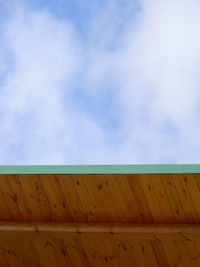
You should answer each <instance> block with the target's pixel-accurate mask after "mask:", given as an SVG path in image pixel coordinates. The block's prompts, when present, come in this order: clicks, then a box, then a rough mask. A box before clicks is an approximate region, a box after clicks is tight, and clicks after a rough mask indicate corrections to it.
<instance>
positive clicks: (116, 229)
mask: <svg viewBox="0 0 200 267" xmlns="http://www.w3.org/2000/svg"><path fill="white" fill-rule="evenodd" d="M198 168H199V167H198V166H196V169H195V170H196V171H195V173H182V174H178V173H176V174H172V173H163V174H162V173H153V174H152V173H151V174H148V173H145V174H141V173H140V174H138V173H132V174H131V173H128V174H87V173H84V174H75V173H73V174H69V173H68V174H64V173H62V174H44V173H43V174H2V173H1V174H0V237H1V238H0V266H61V267H62V266H136V267H143V266H152V267H157V266H170V267H171V266H172V267H175V266H187V267H188V266H200V226H199V222H200V174H199V173H198ZM0 172H1V169H0Z"/></svg>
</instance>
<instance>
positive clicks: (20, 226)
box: [0, 222, 200, 241]
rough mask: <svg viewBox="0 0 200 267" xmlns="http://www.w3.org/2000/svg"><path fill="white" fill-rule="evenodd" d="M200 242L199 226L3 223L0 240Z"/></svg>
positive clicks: (0, 228) (0, 226) (0, 227)
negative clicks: (61, 239)
mask: <svg viewBox="0 0 200 267" xmlns="http://www.w3.org/2000/svg"><path fill="white" fill-rule="evenodd" d="M10 237H13V238H21V239H23V238H24V239H27V238H63V239H119V240H123V239H124V240H155V241H156V240H160V241H165V240H182V241H200V224H166V225H163V224H127V223H120V224H118V223H104V224H102V223H96V224H94V223H53V222H52V223H41V222H38V223H36V222H35V223H21V222H0V238H10Z"/></svg>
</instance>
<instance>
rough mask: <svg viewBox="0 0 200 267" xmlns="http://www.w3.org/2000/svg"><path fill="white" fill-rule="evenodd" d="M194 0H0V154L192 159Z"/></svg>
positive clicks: (199, 29) (197, 137)
mask: <svg viewBox="0 0 200 267" xmlns="http://www.w3.org/2000/svg"><path fill="white" fill-rule="evenodd" d="M199 14H200V2H199V1H198V0H167V1H164V0H109V1H108V0H7V1H4V0H0V164H1V165H18V164H20V165H26V164H33V165H34V164H37V165H43V164H47V165H48V164H55V165H57V164H60V165H68V164H69V165H72V164H174V163H179V164H186V163H188V164H189V163H194V164H195V163H199V162H200V16H199Z"/></svg>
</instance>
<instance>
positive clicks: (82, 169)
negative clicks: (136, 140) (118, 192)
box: [0, 164, 200, 174]
mask: <svg viewBox="0 0 200 267" xmlns="http://www.w3.org/2000/svg"><path fill="white" fill-rule="evenodd" d="M167 173H169V174H178V173H180V174H181V173H200V164H151V165H150V164H149V165H142V164H141V165H126V164H125V165H1V166H0V174H167Z"/></svg>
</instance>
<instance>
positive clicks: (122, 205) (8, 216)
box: [0, 174, 200, 224]
mask: <svg viewBox="0 0 200 267" xmlns="http://www.w3.org/2000/svg"><path fill="white" fill-rule="evenodd" d="M199 203H200V175H199V174H185V175H184V174H176V175H173V174H163V175H153V174H151V175H0V220H1V221H3V220H7V221H12V220H13V221H57V222H102V223H103V222H105V223H107V222H113V223H114V222H116V223H120V222H122V223H164V224H166V223H187V224H190V223H199V222H200V204H199Z"/></svg>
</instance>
